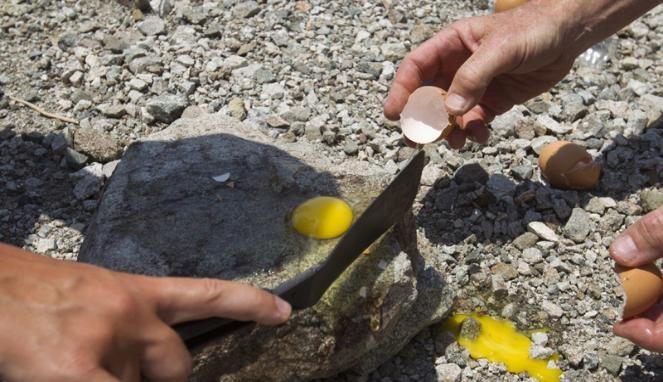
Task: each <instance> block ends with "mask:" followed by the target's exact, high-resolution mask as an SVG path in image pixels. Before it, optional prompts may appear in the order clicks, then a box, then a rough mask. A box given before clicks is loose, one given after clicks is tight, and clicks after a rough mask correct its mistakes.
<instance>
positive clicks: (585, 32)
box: [528, 0, 663, 59]
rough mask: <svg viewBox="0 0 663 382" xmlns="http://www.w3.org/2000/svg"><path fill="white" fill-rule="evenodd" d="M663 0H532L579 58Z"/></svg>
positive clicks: (567, 47) (566, 49) (533, 4)
mask: <svg viewBox="0 0 663 382" xmlns="http://www.w3.org/2000/svg"><path fill="white" fill-rule="evenodd" d="M662 2H663V0H586V1H577V0H531V1H530V2H529V4H528V6H532V7H539V8H541V9H542V12H544V13H545V14H546V15H547V16H549V17H550V19H551V20H552V21H553V22H554V23H555V24H556V25H558V28H559V29H558V30H559V33H560V38H561V40H562V44H563V46H565V47H566V48H565V51H566V54H567V55H569V56H570V58H572V59H575V58H576V57H577V56H578V55H580V54H581V53H582V52H584V51H585V50H587V49H589V48H590V47H591V46H593V45H594V44H596V43H598V42H600V41H603V40H604V39H606V38H608V37H609V36H610V35H612V34H614V33H616V32H618V31H619V30H620V29H622V28H623V27H625V26H626V25H628V24H629V23H631V22H632V21H633V20H635V19H637V18H638V17H640V16H642V15H643V14H644V13H646V12H647V11H649V10H650V9H652V8H654V7H655V6H656V5H658V4H660V3H662Z"/></svg>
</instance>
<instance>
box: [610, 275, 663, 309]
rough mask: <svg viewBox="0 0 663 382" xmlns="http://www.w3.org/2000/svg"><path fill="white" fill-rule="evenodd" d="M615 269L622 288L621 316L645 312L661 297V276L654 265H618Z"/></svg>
mask: <svg viewBox="0 0 663 382" xmlns="http://www.w3.org/2000/svg"><path fill="white" fill-rule="evenodd" d="M615 271H616V272H617V274H618V275H619V281H620V282H621V284H622V289H623V290H624V300H625V301H624V308H623V313H622V318H624V319H627V318H631V317H634V316H637V315H639V314H642V313H644V312H646V311H647V309H649V308H651V307H652V306H653V305H654V304H656V303H657V302H658V300H659V299H660V298H661V294H662V292H663V276H662V275H661V270H660V269H658V267H657V266H656V265H654V264H649V265H645V266H642V267H635V268H626V267H622V266H619V265H618V266H616V267H615Z"/></svg>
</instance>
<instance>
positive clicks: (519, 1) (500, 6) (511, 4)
mask: <svg viewBox="0 0 663 382" xmlns="http://www.w3.org/2000/svg"><path fill="white" fill-rule="evenodd" d="M526 2H527V0H496V1H495V12H504V11H508V10H509V9H511V8H515V7H517V6H520V5H523V4H525V3H526Z"/></svg>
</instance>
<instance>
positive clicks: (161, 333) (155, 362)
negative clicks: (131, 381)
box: [140, 324, 193, 382]
mask: <svg viewBox="0 0 663 382" xmlns="http://www.w3.org/2000/svg"><path fill="white" fill-rule="evenodd" d="M140 358H141V359H140V361H141V371H142V374H143V377H144V378H145V379H147V380H148V381H150V382H183V381H186V378H187V377H188V376H189V374H190V373H191V369H192V367H193V361H192V360H191V355H190V354H189V352H188V351H187V349H186V346H185V345H184V343H183V342H182V340H181V339H180V337H179V336H178V335H177V334H176V333H175V331H174V330H172V329H171V328H169V327H168V326H166V325H163V324H159V325H158V329H156V330H155V331H154V335H153V339H152V341H151V343H148V344H146V345H145V347H144V349H143V354H142V355H141V357H140Z"/></svg>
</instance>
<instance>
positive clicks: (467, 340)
mask: <svg viewBox="0 0 663 382" xmlns="http://www.w3.org/2000/svg"><path fill="white" fill-rule="evenodd" d="M470 319H473V320H474V321H476V323H477V324H478V330H472V331H471V334H472V335H471V336H467V334H465V333H463V329H464V326H465V324H466V323H467V320H470ZM442 329H443V330H445V331H449V332H451V333H453V334H454V336H455V337H456V339H457V340H458V344H459V345H460V346H462V347H464V348H465V349H467V351H468V352H469V353H470V356H471V357H472V358H474V359H480V358H485V359H487V360H488V361H490V362H495V363H499V364H502V365H504V366H506V369H507V370H508V371H510V372H511V373H522V372H526V373H527V374H529V375H530V376H532V377H534V378H536V379H537V380H539V381H540V382H559V380H560V376H561V375H562V370H560V369H559V368H557V367H554V366H552V365H551V364H549V362H550V361H555V360H556V359H557V356H556V355H553V356H551V357H549V358H548V359H531V358H530V357H529V349H530V348H531V347H532V341H530V339H529V338H527V336H525V335H524V334H523V333H520V332H518V331H517V330H516V327H515V325H514V324H513V323H512V322H509V321H504V320H499V319H494V318H492V317H489V316H481V315H478V314H471V315H467V314H454V315H452V316H451V317H450V318H448V319H447V320H446V321H445V322H444V323H443V325H442Z"/></svg>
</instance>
